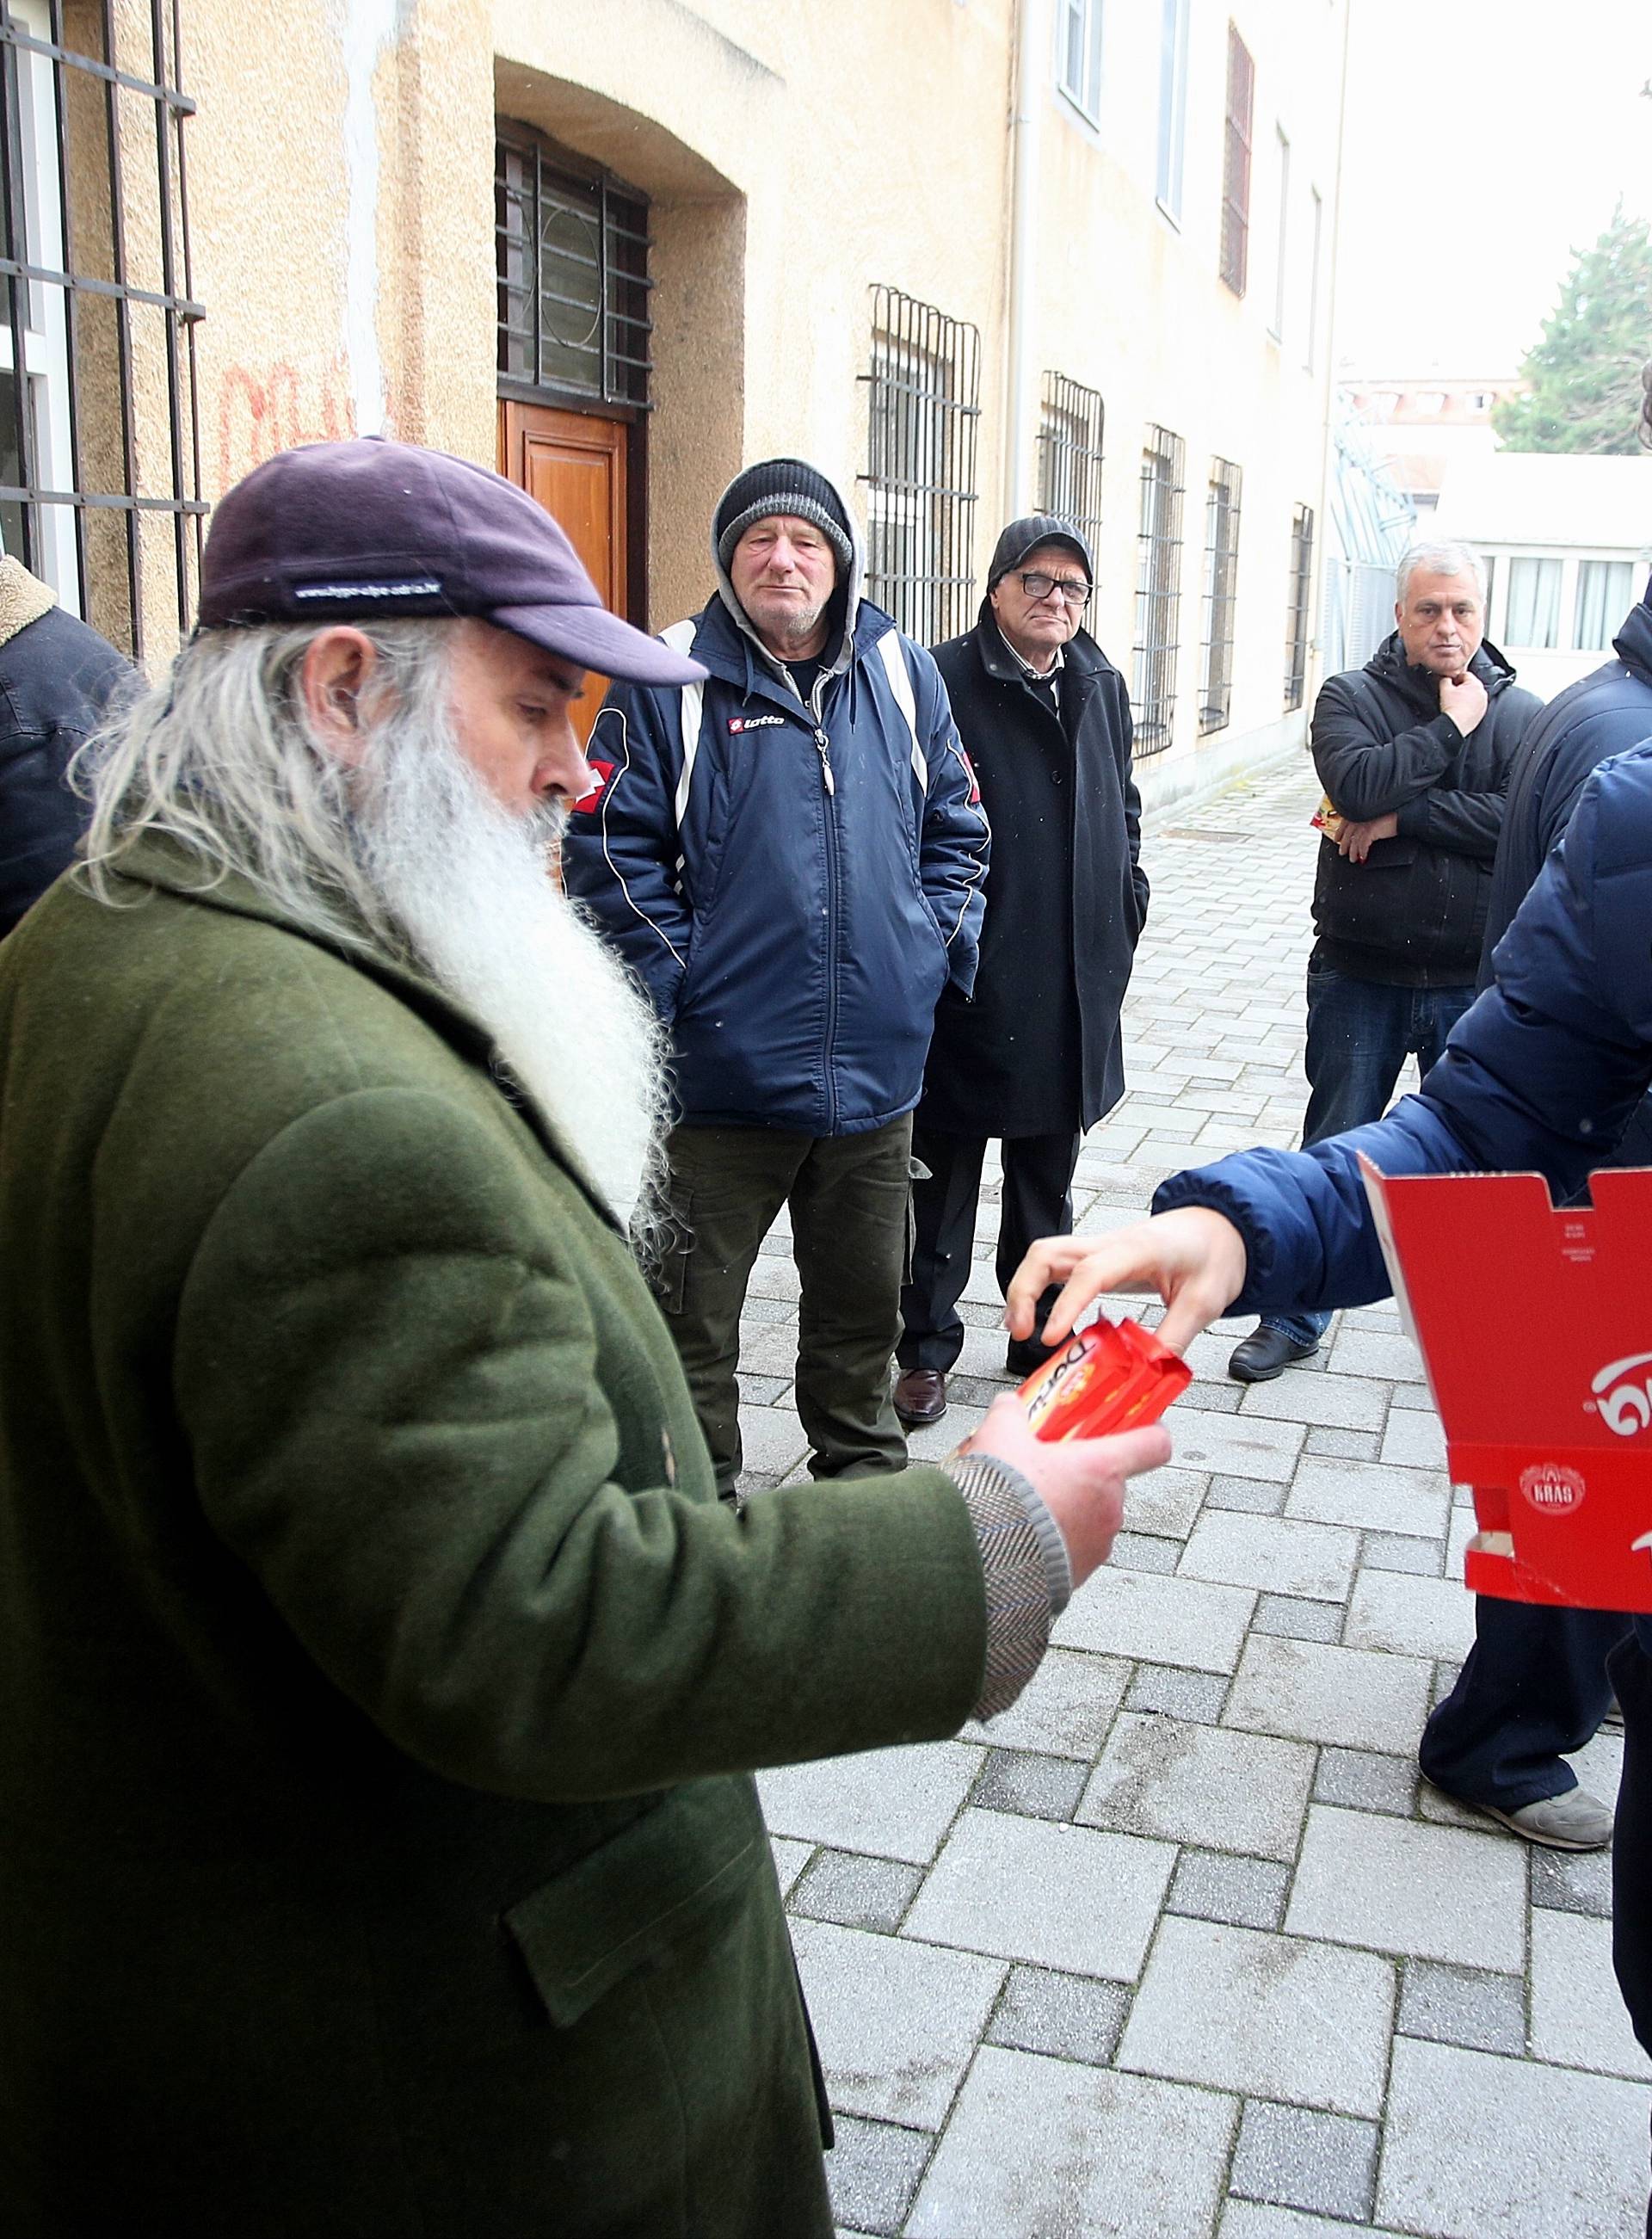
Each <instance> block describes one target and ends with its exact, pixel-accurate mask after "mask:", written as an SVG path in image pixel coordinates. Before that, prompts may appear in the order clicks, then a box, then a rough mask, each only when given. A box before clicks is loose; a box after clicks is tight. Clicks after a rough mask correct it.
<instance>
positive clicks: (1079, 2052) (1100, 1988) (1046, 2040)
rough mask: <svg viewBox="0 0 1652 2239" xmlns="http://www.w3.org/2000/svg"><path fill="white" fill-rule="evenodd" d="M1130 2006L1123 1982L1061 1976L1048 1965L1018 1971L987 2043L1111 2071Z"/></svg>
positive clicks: (1013, 1974) (1013, 1973) (990, 2026)
mask: <svg viewBox="0 0 1652 2239" xmlns="http://www.w3.org/2000/svg"><path fill="white" fill-rule="evenodd" d="M1129 2004H1130V1993H1129V1991H1128V1990H1125V1988H1124V1987H1123V1986H1122V1985H1121V1984H1120V1983H1095V1982H1091V1980H1090V1978H1089V1977H1088V1976H1085V1975H1058V1974H1056V1973H1055V1972H1054V1971H1053V1970H1052V1969H1050V1968H1048V1967H1012V1969H1011V1970H1010V1979H1009V1981H1008V1982H1007V1983H1005V1985H1004V1991H1003V1995H1002V1996H1000V1998H999V1999H998V2009H997V2010H996V2012H995V2013H994V2014H993V2016H992V2020H991V2021H990V2022H989V2023H988V2024H987V2030H986V2040H985V2041H986V2043H988V2044H1002V2045H1007V2046H1009V2047H1010V2048H1011V2049H1012V2050H1014V2051H1017V2052H1045V2053H1049V2054H1051V2055H1052V2056H1053V2057H1054V2058H1056V2059H1058V2060H1081V2061H1084V2062H1085V2063H1087V2064H1088V2065H1090V2066H1091V2067H1092V2068H1105V2067H1106V2065H1107V2064H1108V2063H1109V2062H1110V2061H1111V2058H1112V2056H1113V2054H1114V2052H1115V2051H1116V2050H1118V2038H1119V2034H1120V2032H1121V2031H1122V2030H1123V2029H1124V2026H1125V2011H1126V2010H1127V2008H1128V2007H1129Z"/></svg>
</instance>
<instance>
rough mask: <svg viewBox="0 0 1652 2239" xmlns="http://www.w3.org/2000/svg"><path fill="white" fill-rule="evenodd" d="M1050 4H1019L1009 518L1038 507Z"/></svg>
mask: <svg viewBox="0 0 1652 2239" xmlns="http://www.w3.org/2000/svg"><path fill="white" fill-rule="evenodd" d="M1050 56H1051V47H1050V16H1049V0H1017V6H1016V10H1015V105H1014V108H1013V110H1012V112H1011V117H1010V133H1011V142H1012V185H1011V190H1010V253H1009V271H1008V273H1007V275H1006V280H1007V286H1006V288H1005V295H1006V297H1007V299H1008V319H1007V333H1006V336H1005V342H1006V349H1007V361H1008V362H1007V364H1006V367H1005V413H1004V518H1005V521H1013V520H1015V519H1016V518H1017V517H1018V515H1022V514H1025V513H1031V511H1032V468H1031V459H1032V445H1031V443H1030V442H1029V441H1028V436H1029V433H1030V430H1031V426H1032V411H1033V402H1034V397H1035V392H1036V384H1037V381H1038V374H1037V370H1036V369H1035V366H1034V362H1033V359H1034V345H1035V341H1036V337H1035V335H1034V332H1033V304H1034V297H1035V282H1036V281H1037V277H1038V275H1037V272H1036V270H1035V269H1034V256H1033V250H1034V245H1035V242H1036V223H1037V218H1038V127H1039V123H1040V120H1041V119H1042V116H1043V114H1044V106H1045V94H1046V88H1045V76H1046V74H1047V73H1048V70H1049V68H1050Z"/></svg>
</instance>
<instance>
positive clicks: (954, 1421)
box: [906, 1404, 986, 1462]
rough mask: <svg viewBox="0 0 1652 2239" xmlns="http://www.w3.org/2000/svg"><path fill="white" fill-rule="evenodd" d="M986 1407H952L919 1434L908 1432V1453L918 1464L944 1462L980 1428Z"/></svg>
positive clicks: (917, 1432)
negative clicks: (937, 1421) (971, 1433)
mask: <svg viewBox="0 0 1652 2239" xmlns="http://www.w3.org/2000/svg"><path fill="white" fill-rule="evenodd" d="M985 1412H986V1410H985V1407H965V1406H960V1405H956V1404H953V1405H948V1407H947V1410H946V1412H945V1416H943V1418H941V1420H940V1421H939V1423H929V1424H926V1425H925V1427H924V1428H923V1429H922V1430H920V1431H908V1432H907V1433H906V1452H907V1453H908V1455H909V1456H910V1457H911V1458H912V1460H913V1461H915V1462H944V1461H945V1459H946V1458H947V1456H948V1455H949V1454H951V1453H952V1452H954V1450H955V1449H956V1448H957V1447H958V1446H959V1445H962V1443H963V1441H964V1440H965V1438H968V1436H969V1435H970V1432H972V1431H979V1429H980V1427H981V1418H982V1417H983V1416H984V1415H985Z"/></svg>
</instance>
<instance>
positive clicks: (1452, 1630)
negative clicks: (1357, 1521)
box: [1343, 1571, 1474, 1663]
mask: <svg viewBox="0 0 1652 2239" xmlns="http://www.w3.org/2000/svg"><path fill="white" fill-rule="evenodd" d="M1343 1639H1344V1640H1345V1641H1346V1642H1347V1644H1348V1645H1349V1647H1350V1648H1386V1649H1389V1650H1391V1651H1393V1653H1394V1654H1395V1655H1397V1656H1436V1657H1438V1656H1449V1657H1450V1658H1452V1659H1453V1660H1454V1661H1455V1662H1457V1663H1461V1662H1462V1660H1463V1658H1464V1657H1465V1656H1466V1655H1467V1654H1468V1652H1469V1651H1470V1649H1471V1648H1472V1647H1473V1645H1474V1597H1473V1595H1472V1594H1468V1593H1465V1592H1464V1591H1463V1588H1462V1587H1461V1586H1460V1585H1457V1584H1456V1581H1455V1580H1453V1579H1450V1578H1408V1577H1406V1576H1405V1575H1404V1574H1403V1572H1402V1571H1361V1572H1360V1574H1359V1576H1358V1578H1357V1579H1356V1580H1355V1581H1354V1591H1353V1592H1352V1594H1351V1595H1350V1597H1349V1603H1348V1623H1347V1624H1346V1626H1345V1627H1344V1629H1343Z"/></svg>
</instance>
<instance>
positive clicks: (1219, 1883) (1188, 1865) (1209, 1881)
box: [1164, 1850, 1290, 1928]
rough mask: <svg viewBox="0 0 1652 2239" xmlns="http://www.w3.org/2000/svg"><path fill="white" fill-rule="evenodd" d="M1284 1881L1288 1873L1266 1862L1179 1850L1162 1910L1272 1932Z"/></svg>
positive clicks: (1217, 1852)
mask: <svg viewBox="0 0 1652 2239" xmlns="http://www.w3.org/2000/svg"><path fill="white" fill-rule="evenodd" d="M1289 1885H1290V1868H1289V1867H1288V1866H1282V1865H1279V1864H1276V1863H1275V1862H1274V1861H1272V1860H1271V1859H1268V1858H1238V1857H1231V1856H1230V1855H1229V1853H1228V1852H1227V1851H1225V1850H1184V1851H1183V1853H1182V1855H1181V1857H1179V1858H1178V1860H1177V1864H1176V1871H1175V1873H1174V1875H1173V1876H1172V1877H1171V1893H1170V1896H1169V1897H1168V1898H1167V1899H1166V1900H1165V1904H1164V1910H1165V1911H1166V1912H1173V1913H1178V1914H1184V1915H1185V1916H1186V1917H1188V1918H1190V1919H1193V1920H1219V1921H1223V1922H1224V1923H1226V1924H1227V1925H1228V1926H1229V1927H1230V1928H1277V1927H1278V1925H1279V1923H1280V1922H1281V1921H1282V1920H1283V1919H1284V1911H1285V1892H1286V1890H1287V1889H1288V1887H1289Z"/></svg>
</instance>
